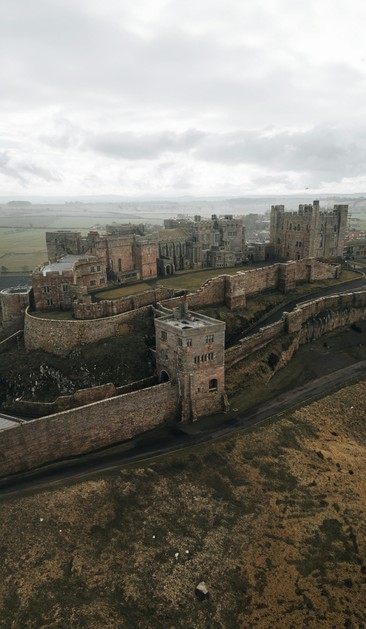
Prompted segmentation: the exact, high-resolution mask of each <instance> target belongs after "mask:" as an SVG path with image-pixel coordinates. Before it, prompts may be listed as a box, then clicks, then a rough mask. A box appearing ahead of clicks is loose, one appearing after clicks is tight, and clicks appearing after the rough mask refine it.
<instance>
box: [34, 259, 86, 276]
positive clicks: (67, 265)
mask: <svg viewBox="0 0 366 629" xmlns="http://www.w3.org/2000/svg"><path fill="white" fill-rule="evenodd" d="M80 260H95V256H86V255H71V254H69V255H67V256H64V257H63V258H61V259H60V260H57V262H52V263H51V264H46V265H45V266H44V267H43V268H42V269H41V270H42V274H43V275H47V273H55V272H57V273H59V274H60V275H61V274H62V273H63V272H64V271H72V270H73V268H74V266H75V264H76V262H79V261H80Z"/></svg>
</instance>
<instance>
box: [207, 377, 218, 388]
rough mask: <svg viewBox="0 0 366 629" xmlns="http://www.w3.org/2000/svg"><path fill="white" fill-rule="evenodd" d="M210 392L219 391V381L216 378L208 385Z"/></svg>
mask: <svg viewBox="0 0 366 629" xmlns="http://www.w3.org/2000/svg"><path fill="white" fill-rule="evenodd" d="M208 390H209V391H217V380H216V378H212V380H210V382H209V384H208Z"/></svg>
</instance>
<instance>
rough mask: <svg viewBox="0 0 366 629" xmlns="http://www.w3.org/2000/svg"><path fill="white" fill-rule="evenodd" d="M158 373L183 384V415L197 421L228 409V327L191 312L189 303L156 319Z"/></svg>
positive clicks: (181, 401)
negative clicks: (226, 334)
mask: <svg viewBox="0 0 366 629" xmlns="http://www.w3.org/2000/svg"><path fill="white" fill-rule="evenodd" d="M155 332H156V370H157V374H158V377H159V379H160V381H161V382H165V381H169V380H171V381H173V382H178V384H179V409H178V412H179V415H180V419H181V420H182V421H191V420H195V419H197V418H198V417H201V416H203V415H210V414H212V413H215V412H218V411H221V410H223V409H224V408H225V405H226V403H227V398H226V394H225V323H223V322H222V321H218V320H216V319H211V318H210V317H206V316H204V315H201V314H198V313H196V312H189V311H188V304H187V301H186V300H185V299H183V300H182V301H181V304H180V306H179V307H178V308H175V309H174V310H173V312H172V314H168V315H164V316H162V317H159V318H157V319H155Z"/></svg>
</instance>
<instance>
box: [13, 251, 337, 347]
mask: <svg viewBox="0 0 366 629" xmlns="http://www.w3.org/2000/svg"><path fill="white" fill-rule="evenodd" d="M338 274H339V267H338V266H334V265H331V264H326V263H323V262H319V261H318V260H315V259H313V258H310V259H303V260H298V261H296V262H294V261H292V262H287V263H280V264H273V265H271V266H266V267H262V268H259V269H252V270H249V271H238V272H237V273H235V274H234V275H219V276H218V277H215V278H212V279H210V280H208V281H207V282H205V283H204V284H203V285H202V286H201V287H200V288H199V289H198V290H197V291H195V292H194V293H190V294H189V295H188V302H189V305H190V308H202V307H204V306H213V305H219V304H225V305H227V306H228V307H229V308H231V309H235V308H244V307H245V305H246V297H247V296H249V295H255V294H258V293H260V292H262V291H266V290H275V289H277V290H280V291H282V292H288V291H290V290H292V289H293V288H295V286H296V284H297V283H300V282H311V281H314V280H319V279H329V278H334V277H337V276H338ZM176 292H177V291H172V290H171V289H165V288H160V289H157V290H153V291H145V292H144V293H141V294H140V295H135V296H131V297H128V298H123V299H118V300H115V302H114V300H108V301H105V302H104V301H101V302H99V303H96V304H84V305H81V304H79V305H77V306H75V308H76V309H77V312H78V316H79V317H83V318H78V319H72V320H58V319H50V318H47V319H46V318H41V317H37V316H34V315H32V314H31V313H30V312H29V310H27V311H26V315H25V322H24V341H25V347H26V349H28V350H35V349H43V350H44V351H47V352H50V353H53V354H56V355H59V356H67V354H68V353H69V352H70V351H71V350H72V349H73V348H75V347H77V346H78V345H86V344H88V343H94V342H96V341H99V340H101V339H103V338H109V337H111V336H119V335H121V334H124V333H125V332H126V331H128V328H127V324H128V321H130V320H132V319H134V318H135V317H138V316H146V315H147V313H149V312H150V309H151V306H153V305H155V304H161V305H162V306H163V307H164V308H170V309H171V308H174V307H176V306H177V305H178V303H179V300H180V296H178V297H174V296H172V295H174V294H176ZM159 299H160V301H158V300H159ZM131 308H133V309H131ZM121 309H122V310H123V312H119V314H111V315H108V313H114V312H115V311H116V310H121ZM103 313H104V314H103ZM106 313H107V314H106ZM99 315H100V318H97V317H98V316H99Z"/></svg>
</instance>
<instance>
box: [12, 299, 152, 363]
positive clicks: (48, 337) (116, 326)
mask: <svg viewBox="0 0 366 629" xmlns="http://www.w3.org/2000/svg"><path fill="white" fill-rule="evenodd" d="M150 309H151V307H150V306H145V307H143V308H138V309H137V310H131V311H129V312H125V313H122V314H119V315H115V316H113V317H105V318H103V319H92V320H91V321H90V320H83V321H75V320H73V319H70V320H65V319H50V318H43V317H37V316H34V315H32V314H31V313H30V312H29V310H27V311H26V313H25V319H24V343H25V347H26V349H27V350H36V349H42V350H44V351H45V352H50V353H52V354H56V355H58V356H67V354H69V353H70V352H71V350H72V349H74V348H75V347H78V346H79V345H87V344H88V343H96V342H97V341H100V340H101V339H105V338H110V337H111V336H120V335H122V334H125V333H126V332H127V331H128V322H129V321H131V320H132V319H135V318H136V317H146V316H147V315H148V313H149V312H150Z"/></svg>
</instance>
